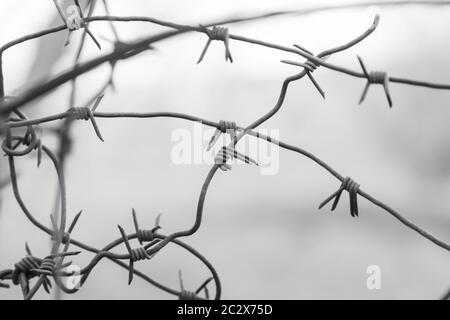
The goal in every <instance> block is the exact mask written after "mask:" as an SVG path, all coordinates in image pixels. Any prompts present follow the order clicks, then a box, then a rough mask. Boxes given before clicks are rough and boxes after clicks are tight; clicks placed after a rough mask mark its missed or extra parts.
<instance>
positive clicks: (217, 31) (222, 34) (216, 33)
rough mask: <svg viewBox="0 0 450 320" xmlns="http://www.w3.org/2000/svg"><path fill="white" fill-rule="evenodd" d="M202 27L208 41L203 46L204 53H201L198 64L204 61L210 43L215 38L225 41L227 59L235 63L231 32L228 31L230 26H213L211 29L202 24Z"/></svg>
mask: <svg viewBox="0 0 450 320" xmlns="http://www.w3.org/2000/svg"><path fill="white" fill-rule="evenodd" d="M200 29H201V30H202V31H203V32H204V33H206V35H207V36H208V41H207V42H206V45H205V47H204V48H203V51H202V53H201V54H200V58H199V59H198V61H197V64H199V63H200V62H202V61H203V58H204V57H205V55H206V52H207V51H208V48H209V45H210V44H211V41H213V40H217V41H223V43H224V45H225V61H230V63H233V57H232V55H231V52H230V34H229V32H228V28H226V27H217V26H213V27H212V28H211V29H209V28H207V27H206V26H204V25H200Z"/></svg>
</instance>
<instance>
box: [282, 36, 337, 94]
mask: <svg viewBox="0 0 450 320" xmlns="http://www.w3.org/2000/svg"><path fill="white" fill-rule="evenodd" d="M294 47H296V48H297V49H299V50H301V51H303V52H306V53H307V54H310V55H314V54H313V53H312V52H311V51H309V50H307V49H305V48H303V47H302V46H300V45H298V44H294ZM329 57H330V55H328V56H325V57H323V58H320V57H317V59H321V60H323V61H326V60H327V59H328V58H329ZM281 62H282V63H285V64H290V65H293V66H297V67H302V68H304V69H305V72H306V75H307V76H308V78H309V80H310V81H311V82H312V84H313V85H314V87H315V88H316V89H317V91H319V93H320V95H321V96H322V98H324V99H325V91H323V89H322V88H321V87H320V85H319V83H318V82H317V81H316V79H315V78H314V76H313V72H314V71H315V70H317V68H318V67H319V66H320V65H319V64H318V63H317V62H314V61H312V60H306V61H305V62H303V63H301V62H296V61H290V60H281Z"/></svg>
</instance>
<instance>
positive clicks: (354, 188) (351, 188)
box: [319, 177, 360, 217]
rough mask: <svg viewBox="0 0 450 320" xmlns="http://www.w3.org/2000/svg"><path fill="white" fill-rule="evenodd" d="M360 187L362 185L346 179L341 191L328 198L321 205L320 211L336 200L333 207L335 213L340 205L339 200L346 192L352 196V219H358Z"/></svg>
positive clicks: (348, 178)
mask: <svg viewBox="0 0 450 320" xmlns="http://www.w3.org/2000/svg"><path fill="white" fill-rule="evenodd" d="M359 187H360V185H359V184H358V183H356V182H355V181H354V180H352V179H351V178H350V177H346V178H345V179H344V181H343V182H342V184H341V186H340V187H339V189H338V190H337V191H336V192H335V193H333V194H332V195H331V196H329V197H328V198H326V199H325V200H324V201H323V202H322V203H321V204H320V206H319V210H320V209H322V208H323V207H324V206H325V205H326V204H327V203H328V202H330V201H331V200H333V198H334V202H333V205H332V206H331V211H334V209H336V207H337V205H338V203H339V199H340V198H341V194H342V192H343V191H344V190H346V191H348V193H349V196H350V214H351V216H352V217H358V216H359V212H358V199H357V196H358V191H359Z"/></svg>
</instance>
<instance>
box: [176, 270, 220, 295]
mask: <svg viewBox="0 0 450 320" xmlns="http://www.w3.org/2000/svg"><path fill="white" fill-rule="evenodd" d="M178 279H179V281H180V290H181V291H180V294H179V296H178V299H179V300H185V301H188V300H205V299H204V298H201V297H199V296H198V294H199V293H200V292H201V291H202V290H204V292H205V297H206V299H207V300H209V291H208V284H209V283H210V282H211V281H212V280H213V278H208V279H207V280H206V281H205V282H204V283H203V284H202V285H201V286H200V287H199V288H198V289H197V290H195V291H188V290H186V289H185V287H184V281H183V273H182V271H181V270H179V271H178Z"/></svg>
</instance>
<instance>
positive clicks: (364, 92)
mask: <svg viewBox="0 0 450 320" xmlns="http://www.w3.org/2000/svg"><path fill="white" fill-rule="evenodd" d="M369 87H370V82H369V81H367V83H366V86H365V87H364V90H363V92H362V94H361V98H360V99H359V104H361V103H363V102H364V100H365V99H366V96H367V92H368V91H369Z"/></svg>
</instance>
